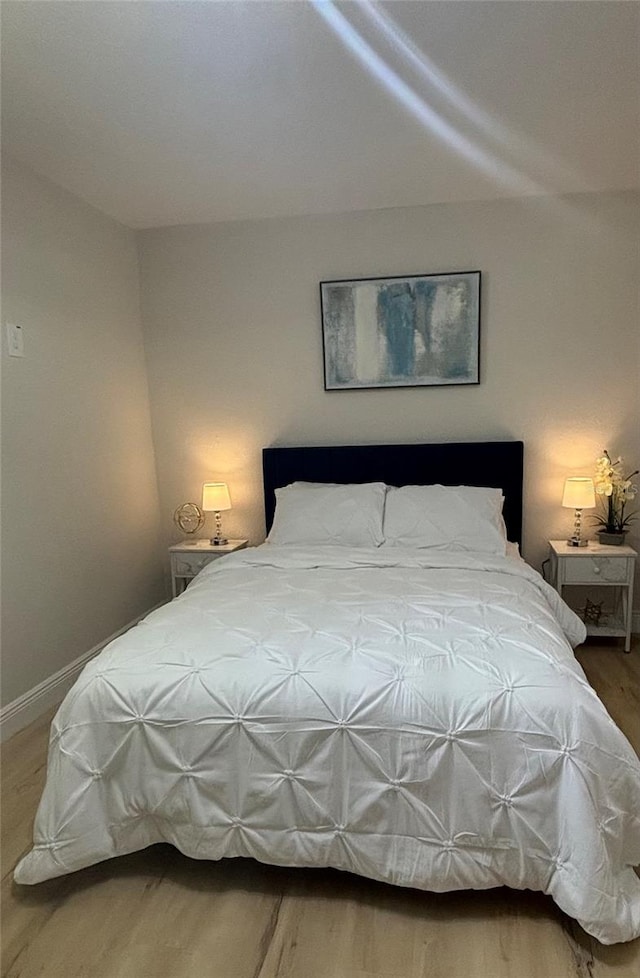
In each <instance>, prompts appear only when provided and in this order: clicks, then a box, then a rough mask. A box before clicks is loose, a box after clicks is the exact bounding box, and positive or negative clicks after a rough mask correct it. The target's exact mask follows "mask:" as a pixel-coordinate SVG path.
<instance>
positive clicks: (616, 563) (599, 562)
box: [549, 540, 638, 652]
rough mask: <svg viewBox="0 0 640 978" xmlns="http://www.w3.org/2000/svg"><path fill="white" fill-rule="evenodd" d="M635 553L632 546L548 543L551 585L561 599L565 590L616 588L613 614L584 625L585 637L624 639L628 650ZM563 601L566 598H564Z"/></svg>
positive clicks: (563, 542)
mask: <svg viewBox="0 0 640 978" xmlns="http://www.w3.org/2000/svg"><path fill="white" fill-rule="evenodd" d="M637 556H638V554H637V553H636V551H635V550H634V549H633V547H627V546H622V547H605V546H602V545H601V544H599V543H595V542H592V541H590V542H589V544H588V546H586V547H570V546H569V544H568V543H567V542H566V540H551V541H550V542H549V557H550V560H551V584H553V586H554V587H555V589H556V591H557V592H558V594H559V595H560V597H561V598H564V593H563V592H564V589H565V588H566V587H574V586H575V585H579V586H580V587H584V586H585V585H586V586H588V585H591V584H594V585H597V586H598V587H609V588H617V591H616V592H614V595H615V611H614V614H612V615H607V620H606V621H605V622H604V623H603V624H602V625H601V624H598V625H593V624H591V623H588V624H587V634H588V635H603V636H613V637H618V638H624V640H625V643H624V650H625V652H629V650H630V649H631V614H632V609H633V576H634V573H635V567H636V558H637ZM565 600H566V599H565Z"/></svg>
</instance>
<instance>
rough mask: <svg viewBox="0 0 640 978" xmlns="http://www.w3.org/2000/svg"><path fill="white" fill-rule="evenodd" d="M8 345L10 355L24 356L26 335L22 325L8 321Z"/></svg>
mask: <svg viewBox="0 0 640 978" xmlns="http://www.w3.org/2000/svg"><path fill="white" fill-rule="evenodd" d="M7 346H8V348H9V356H10V357H23V356H24V336H23V330H22V326H18V325H16V323H7Z"/></svg>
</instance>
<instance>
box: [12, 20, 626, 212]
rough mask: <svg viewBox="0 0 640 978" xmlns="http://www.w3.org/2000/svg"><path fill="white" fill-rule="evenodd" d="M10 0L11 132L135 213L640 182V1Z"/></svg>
mask: <svg viewBox="0 0 640 978" xmlns="http://www.w3.org/2000/svg"><path fill="white" fill-rule="evenodd" d="M1 13H2V137H3V151H4V152H8V153H9V154H10V155H11V156H13V157H15V158H17V159H18V160H19V161H23V162H24V163H27V164H28V165H29V166H30V167H32V168H33V169H35V170H36V171H38V172H39V173H41V174H43V175H44V176H46V177H48V178H50V179H51V180H53V181H55V182H56V183H58V184H61V185H62V186H63V187H66V188H67V189H68V190H70V191H72V192H73V193H75V194H77V195H78V196H80V197H82V198H84V199H85V200H86V201H88V202H89V203H91V204H93V205H94V206H95V207H97V208H99V209H100V210H101V211H103V212H105V213H107V214H109V215H111V216H112V217H115V218H117V219H118V220H119V221H121V222H123V223H124V224H126V225H129V226H130V227H134V228H144V227H155V226H162V225H170V224H185V223H194V222H206V221H226V220H239V219H249V218H262V217H273V216H284V215H287V216H289V215H297V214H310V213H312V214H319V213H329V212H341V211H350V210H360V209H367V208H379V207H401V206H408V205H414V204H429V203H436V202H449V201H460V200H475V199H487V198H495V197H502V196H520V195H524V194H539V193H557V192H565V191H585V190H586V191H589V190H593V191H597V190H610V189H626V188H631V187H638V186H639V169H640V163H639V160H640V154H639V138H640V116H639V108H640V70H639V51H640V29H639V25H640V5H638V4H637V3H635V2H632V3H628V2H621V3H618V2H614V0H603V2H584V3H574V2H568V3H565V2H537V0H526V2H516V0H513V2H497V3H494V2H468V3H467V2H450V0H446V2H427V0H418V2H412V3H405V2H402V0H400V2H393V3H385V4H379V5H376V6H374V7H371V6H370V5H366V4H360V3H357V2H352V3H346V4H345V3H333V4H332V3H318V4H314V3H312V2H310V0H309V2H307V0H293V2H288V3H283V2H249V0H235V2H228V3H226V2H191V0H187V2H172V0H152V2H88V0H80V2H62V0H46V2H38V0H32V2H24V0H17V2H14V0H3V2H2V4H1Z"/></svg>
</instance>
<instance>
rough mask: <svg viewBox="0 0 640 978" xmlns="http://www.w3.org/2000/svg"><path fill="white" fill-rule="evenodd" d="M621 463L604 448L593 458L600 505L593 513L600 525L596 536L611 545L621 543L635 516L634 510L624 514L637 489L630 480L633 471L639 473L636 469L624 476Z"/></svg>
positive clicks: (634, 473) (595, 484)
mask: <svg viewBox="0 0 640 978" xmlns="http://www.w3.org/2000/svg"><path fill="white" fill-rule="evenodd" d="M622 464H623V461H622V459H621V458H620V456H618V458H617V459H616V460H615V462H613V461H612V459H611V456H610V455H609V452H608V451H607V450H606V448H605V450H604V452H603V453H602V455H601V456H600V458H598V459H596V475H595V479H594V480H593V482H594V487H595V490H596V494H597V495H598V497H599V500H598V501H599V502H600V504H601V508H602V512H601V513H598V514H597V515H596V516H593V517H592V519H593V520H594V522H595V523H597V524H598V525H599V526H601V527H602V529H601V530H599V531H598V539H599V541H600V543H604V544H608V545H612V544H613V545H614V546H619V545H620V544H622V543H624V539H625V537H626V535H627V530H628V527H629V524H630V523H631V522H632V521H633V520H634V519H636V511H635V510H634V512H632V513H627V515H625V508H626V505H627V503H628V502H629V500H631V499H634V498H635V495H636V493H637V491H638V487H637V486H634V485H632V483H631V480H632V478H633V477H634V475H638V471H639V470H638V469H636V470H635V472H631V473H630V474H629V475H626V476H625V475H623V469H622Z"/></svg>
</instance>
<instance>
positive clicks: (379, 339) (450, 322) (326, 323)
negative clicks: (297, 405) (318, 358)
mask: <svg viewBox="0 0 640 978" xmlns="http://www.w3.org/2000/svg"><path fill="white" fill-rule="evenodd" d="M480 295H481V272H479V271H469V272H444V273H432V274H426V275H391V276H386V277H376V278H359V279H335V280H332V281H324V282H320V309H321V317H322V343H323V361H324V389H325V390H326V391H334V390H372V389H380V388H398V387H443V386H446V387H453V386H460V385H470V384H471V385H475V384H479V383H480Z"/></svg>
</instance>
